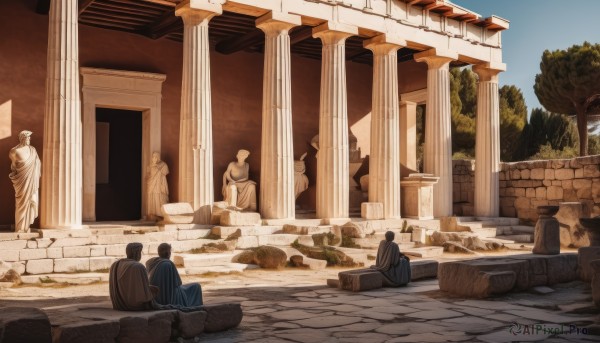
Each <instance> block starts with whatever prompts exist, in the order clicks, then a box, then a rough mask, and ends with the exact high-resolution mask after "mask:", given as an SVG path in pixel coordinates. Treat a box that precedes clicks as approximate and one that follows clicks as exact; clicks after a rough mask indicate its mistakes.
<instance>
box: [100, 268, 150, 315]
mask: <svg viewBox="0 0 600 343" xmlns="http://www.w3.org/2000/svg"><path fill="white" fill-rule="evenodd" d="M109 286H110V300H111V301H112V304H113V308H114V309H115V310H120V311H147V310H153V309H155V307H156V306H155V305H154V301H153V299H154V295H152V292H151V291H150V283H149V282H148V272H147V271H146V267H144V265H143V264H141V263H140V262H138V261H135V260H131V259H128V258H123V259H120V260H118V261H117V262H115V263H113V264H112V266H110V275H109Z"/></svg>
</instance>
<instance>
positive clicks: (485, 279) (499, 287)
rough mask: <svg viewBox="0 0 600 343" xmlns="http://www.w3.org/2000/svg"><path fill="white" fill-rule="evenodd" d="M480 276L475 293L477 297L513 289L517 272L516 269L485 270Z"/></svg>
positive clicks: (476, 282) (485, 296)
mask: <svg viewBox="0 0 600 343" xmlns="http://www.w3.org/2000/svg"><path fill="white" fill-rule="evenodd" d="M478 276H479V277H478V278H477V279H476V281H475V286H474V289H475V293H474V294H473V296H474V297H476V298H487V297H489V296H491V295H496V294H504V293H507V292H509V291H510V290H512V289H513V287H514V286H515V282H516V280H517V274H516V273H515V272H514V271H498V272H494V271H492V272H483V273H480V274H479V275H478Z"/></svg>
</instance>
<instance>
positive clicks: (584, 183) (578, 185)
mask: <svg viewBox="0 0 600 343" xmlns="http://www.w3.org/2000/svg"><path fill="white" fill-rule="evenodd" d="M590 187H592V180H591V179H575V180H573V188H574V189H582V188H590Z"/></svg>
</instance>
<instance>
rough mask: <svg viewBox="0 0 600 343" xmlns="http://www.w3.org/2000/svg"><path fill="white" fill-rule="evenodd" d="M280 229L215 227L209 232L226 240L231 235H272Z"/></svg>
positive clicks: (275, 227)
mask: <svg viewBox="0 0 600 343" xmlns="http://www.w3.org/2000/svg"><path fill="white" fill-rule="evenodd" d="M281 229H282V227H281V226H215V227H213V228H212V231H211V232H212V234H214V235H216V236H219V237H221V238H227V237H229V236H231V235H233V234H239V235H240V236H263V235H272V234H274V233H276V232H279V231H281Z"/></svg>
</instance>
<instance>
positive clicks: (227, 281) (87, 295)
mask: <svg viewBox="0 0 600 343" xmlns="http://www.w3.org/2000/svg"><path fill="white" fill-rule="evenodd" d="M341 270H343V269H336V268H333V269H332V268H328V269H326V270H324V271H310V270H299V269H286V270H283V271H266V270H253V271H247V272H245V273H243V274H230V275H217V276H208V277H207V276H202V277H188V276H186V277H184V282H191V281H196V282H198V281H199V282H201V283H202V285H203V290H204V297H205V302H206V303H220V302H241V304H242V306H243V309H244V320H243V321H242V324H241V325H240V327H238V328H237V329H235V330H230V331H227V332H223V333H216V334H210V335H205V336H203V337H201V341H202V342H318V343H326V342H361V343H363V342H364V343H368V342H517V341H518V342H521V341H527V342H535V341H539V342H586V341H600V336H598V335H600V315H599V314H600V312H599V311H598V310H597V309H596V308H595V307H593V306H592V302H591V292H590V288H589V285H587V284H584V283H582V282H572V283H569V284H562V285H558V286H555V287H553V289H554V292H552V293H549V294H538V293H535V292H522V293H512V294H509V295H506V296H502V297H498V298H494V299H491V300H467V299H463V298H458V297H452V296H450V295H448V294H445V293H443V292H441V291H439V288H438V286H437V280H426V281H420V282H414V283H412V284H410V285H409V286H408V287H402V288H386V289H380V290H375V291H369V292H363V293H351V292H347V291H342V290H338V289H333V288H328V287H326V286H324V283H325V280H326V279H327V278H334V277H336V275H337V273H338V272H339V271H341ZM108 300H109V299H108V285H107V284H106V283H98V284H92V285H80V286H66V287H65V286H61V285H53V284H46V285H44V286H42V287H40V286H27V287H17V288H10V289H2V290H0V306H35V307H40V308H42V309H44V310H45V311H46V312H47V313H48V314H49V316H50V319H51V321H52V320H53V313H55V312H54V311H55V310H56V309H58V308H61V307H64V306H69V305H72V304H80V303H98V302H103V303H105V302H106V301H108ZM73 315H74V316H76V313H74V314H73ZM56 320H58V319H56ZM532 325H533V327H532ZM561 327H562V330H563V331H564V332H563V333H554V332H555V331H560V330H561ZM571 328H572V329H573V331H572V332H569V330H570V329H571ZM577 328H578V329H579V330H580V332H579V333H577V332H576V329H577ZM584 328H585V329H586V332H587V334H585V333H582V332H581V330H582V329H584ZM544 329H545V330H546V331H545V332H544Z"/></svg>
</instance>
